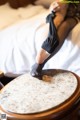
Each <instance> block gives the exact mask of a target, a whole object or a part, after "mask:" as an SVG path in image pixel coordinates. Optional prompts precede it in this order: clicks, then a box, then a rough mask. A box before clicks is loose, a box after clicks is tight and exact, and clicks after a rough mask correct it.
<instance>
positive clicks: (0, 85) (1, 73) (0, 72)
mask: <svg viewBox="0 0 80 120" xmlns="http://www.w3.org/2000/svg"><path fill="white" fill-rule="evenodd" d="M3 76H4V73H3V72H2V71H0V78H1V77H3ZM2 88H3V84H2V83H1V81H0V90H1V89H2Z"/></svg>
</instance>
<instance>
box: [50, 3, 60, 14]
mask: <svg viewBox="0 0 80 120" xmlns="http://www.w3.org/2000/svg"><path fill="white" fill-rule="evenodd" d="M49 9H50V12H51V11H54V12H56V11H58V10H59V9H60V5H59V2H57V1H55V2H53V3H52V4H51V5H50V8H49Z"/></svg>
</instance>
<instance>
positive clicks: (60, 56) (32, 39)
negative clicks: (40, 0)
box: [0, 7, 80, 75]
mask: <svg viewBox="0 0 80 120" xmlns="http://www.w3.org/2000/svg"><path fill="white" fill-rule="evenodd" d="M40 9H41V11H40ZM40 9H39V11H38V9H37V10H36V13H35V15H34V16H33V15H32V16H30V17H29V18H28V19H24V20H22V21H20V22H19V24H14V25H13V26H11V27H8V28H6V29H4V30H2V31H1V32H0V70H2V71H4V73H12V74H23V73H25V72H29V71H30V69H31V66H32V65H33V64H34V62H35V57H36V54H37V52H38V51H39V49H40V46H41V44H42V42H43V41H44V40H45V38H46V37H47V34H48V24H46V23H45V17H46V15H47V14H48V11H47V10H46V9H44V8H43V7H41V8H40ZM34 11H35V8H34ZM29 12H30V11H29ZM31 14H32V13H31ZM79 61H80V23H79V24H78V25H77V26H76V27H75V28H74V29H73V30H72V31H71V33H70V34H69V36H68V37H67V38H66V40H65V42H64V45H63V46H62V48H61V49H60V51H59V52H58V53H57V54H56V55H55V56H54V57H53V58H52V59H50V60H49V61H48V62H47V64H46V65H45V67H44V68H58V69H66V70H70V71H73V72H75V73H76V74H78V75H80V62H79Z"/></svg>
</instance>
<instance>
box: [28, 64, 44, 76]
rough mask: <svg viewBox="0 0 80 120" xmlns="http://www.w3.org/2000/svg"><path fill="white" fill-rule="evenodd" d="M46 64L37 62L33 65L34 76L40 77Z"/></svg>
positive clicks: (32, 72) (32, 73)
mask: <svg viewBox="0 0 80 120" xmlns="http://www.w3.org/2000/svg"><path fill="white" fill-rule="evenodd" d="M43 66H44V64H37V63H35V64H34V65H33V66H32V70H31V72H30V73H31V75H32V76H33V77H39V76H40V75H41V71H42V68H43Z"/></svg>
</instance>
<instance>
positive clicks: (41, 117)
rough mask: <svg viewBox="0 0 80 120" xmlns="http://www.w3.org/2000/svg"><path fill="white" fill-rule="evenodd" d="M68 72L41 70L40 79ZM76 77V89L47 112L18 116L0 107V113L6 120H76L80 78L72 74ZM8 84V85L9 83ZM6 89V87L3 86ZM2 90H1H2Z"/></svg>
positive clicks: (79, 102)
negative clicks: (3, 114) (4, 115)
mask: <svg viewBox="0 0 80 120" xmlns="http://www.w3.org/2000/svg"><path fill="white" fill-rule="evenodd" d="M65 72H69V73H72V72H70V71H65V70H59V69H57V70H55V69H50V70H43V71H42V74H41V76H40V77H42V76H44V75H48V76H54V75H56V74H58V73H65ZM72 74H73V76H75V77H76V81H77V87H76V89H75V91H74V93H73V94H72V95H71V96H70V97H69V98H68V99H67V100H65V101H64V102H63V103H61V104H59V105H57V106H55V107H52V108H50V109H48V110H44V111H41V112H36V113H28V114H20V113H15V112H11V111H10V110H6V109H5V108H4V107H3V105H2V104H1V105H0V111H1V112H3V113H5V114H6V115H7V118H8V120H73V118H74V120H77V111H78V107H79V105H80V78H79V77H78V75H76V74H74V73H72ZM9 84H10V83H9ZM5 87H6V86H5ZM5 87H4V88H5ZM4 88H3V89H2V90H1V93H2V91H3V90H4Z"/></svg>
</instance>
